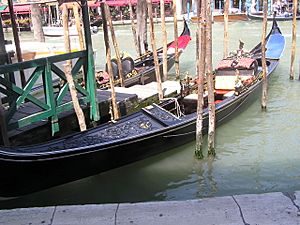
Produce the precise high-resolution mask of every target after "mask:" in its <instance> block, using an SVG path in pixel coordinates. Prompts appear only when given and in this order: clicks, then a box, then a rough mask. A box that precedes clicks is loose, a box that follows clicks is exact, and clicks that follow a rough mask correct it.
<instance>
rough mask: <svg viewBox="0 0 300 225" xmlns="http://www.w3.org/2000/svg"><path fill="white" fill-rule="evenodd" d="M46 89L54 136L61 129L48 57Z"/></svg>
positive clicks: (45, 79)
mask: <svg viewBox="0 0 300 225" xmlns="http://www.w3.org/2000/svg"><path fill="white" fill-rule="evenodd" d="M44 73H45V74H44V77H43V79H44V82H43V83H44V90H45V95H46V96H45V97H46V103H47V105H48V106H50V110H51V114H52V116H51V118H50V120H49V121H50V123H51V134H52V136H53V135H54V134H55V133H56V132H58V131H59V124H58V115H57V111H56V103H55V98H54V90H53V83H52V73H51V65H50V63H49V61H48V59H47V58H46V66H45V72H44Z"/></svg>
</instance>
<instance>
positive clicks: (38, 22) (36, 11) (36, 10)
mask: <svg viewBox="0 0 300 225" xmlns="http://www.w3.org/2000/svg"><path fill="white" fill-rule="evenodd" d="M31 21H32V26H33V35H34V39H36V40H37V41H39V42H45V35H44V31H43V27H42V13H41V9H40V6H39V4H37V3H35V4H31Z"/></svg>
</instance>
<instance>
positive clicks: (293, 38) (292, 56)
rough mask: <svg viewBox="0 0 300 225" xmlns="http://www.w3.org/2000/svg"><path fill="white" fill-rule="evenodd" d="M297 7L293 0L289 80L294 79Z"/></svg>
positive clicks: (295, 0) (296, 2) (295, 1)
mask: <svg viewBox="0 0 300 225" xmlns="http://www.w3.org/2000/svg"><path fill="white" fill-rule="evenodd" d="M297 8H298V0H293V25H292V50H291V66H290V80H294V78H295V72H294V63H295V55H296V39H297V20H296V19H297Z"/></svg>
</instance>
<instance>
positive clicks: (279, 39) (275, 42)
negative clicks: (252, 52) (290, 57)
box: [266, 34, 285, 59]
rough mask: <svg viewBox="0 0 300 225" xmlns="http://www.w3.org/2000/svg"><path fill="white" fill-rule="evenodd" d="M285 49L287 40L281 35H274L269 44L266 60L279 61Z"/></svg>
mask: <svg viewBox="0 0 300 225" xmlns="http://www.w3.org/2000/svg"><path fill="white" fill-rule="evenodd" d="M284 47H285V39H284V37H283V36H282V35H281V34H272V35H271V36H270V38H269V40H268V42H267V45H266V48H267V51H266V58H268V59H279V58H280V57H281V54H282V52H283V49H284Z"/></svg>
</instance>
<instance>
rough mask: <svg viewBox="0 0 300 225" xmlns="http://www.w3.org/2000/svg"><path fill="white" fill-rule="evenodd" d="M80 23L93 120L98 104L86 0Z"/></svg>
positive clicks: (95, 117) (82, 4) (83, 1)
mask: <svg viewBox="0 0 300 225" xmlns="http://www.w3.org/2000/svg"><path fill="white" fill-rule="evenodd" d="M80 2H81V11H82V23H83V29H84V36H85V48H86V51H87V66H86V67H85V68H84V71H85V72H84V73H85V76H86V90H88V92H89V95H90V118H91V119H92V120H94V121H98V120H99V119H100V115H99V105H98V103H97V99H96V82H95V62H94V50H93V43H92V37H91V29H90V17H89V10H88V4H87V0H81V1H80Z"/></svg>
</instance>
